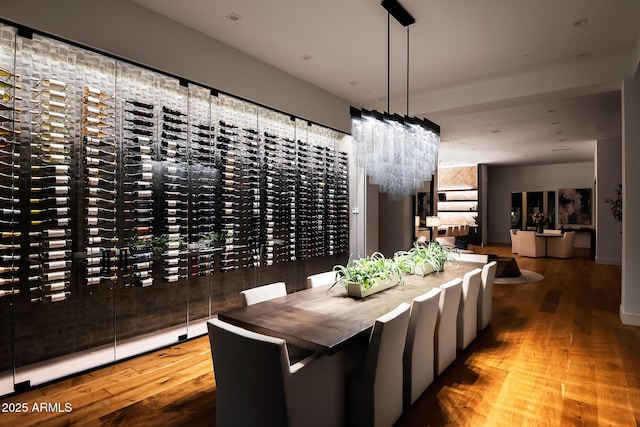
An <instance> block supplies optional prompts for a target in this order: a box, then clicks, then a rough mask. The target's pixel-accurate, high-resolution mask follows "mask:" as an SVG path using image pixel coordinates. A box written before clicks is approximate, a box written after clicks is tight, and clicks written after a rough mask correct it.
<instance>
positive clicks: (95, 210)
mask: <svg viewBox="0 0 640 427" xmlns="http://www.w3.org/2000/svg"><path fill="white" fill-rule="evenodd" d="M100 213H103V214H115V213H116V210H115V209H108V208H99V207H92V206H89V207H87V215H90V216H95V215H98V214H100Z"/></svg>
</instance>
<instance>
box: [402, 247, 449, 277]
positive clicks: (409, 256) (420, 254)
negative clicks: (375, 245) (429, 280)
mask: <svg viewBox="0 0 640 427" xmlns="http://www.w3.org/2000/svg"><path fill="white" fill-rule="evenodd" d="M396 258H397V259H398V262H399V263H400V265H401V267H402V269H403V270H404V271H407V272H410V273H411V274H417V275H421V276H425V275H427V274H429V273H432V272H434V271H435V272H438V273H439V272H441V271H443V270H444V266H445V264H446V263H447V261H448V260H449V249H447V248H445V247H444V246H442V245H439V244H437V243H429V244H428V245H419V244H417V243H414V245H413V247H412V248H411V249H410V250H408V251H406V252H399V253H397V254H396Z"/></svg>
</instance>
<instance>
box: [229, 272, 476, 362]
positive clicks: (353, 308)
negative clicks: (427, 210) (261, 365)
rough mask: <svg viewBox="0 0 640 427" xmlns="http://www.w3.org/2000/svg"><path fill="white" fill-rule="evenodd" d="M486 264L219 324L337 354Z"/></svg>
mask: <svg viewBox="0 0 640 427" xmlns="http://www.w3.org/2000/svg"><path fill="white" fill-rule="evenodd" d="M481 267H482V264H477V263H471V262H459V261H457V262H454V263H453V264H452V265H450V266H447V267H446V268H445V271H444V272H442V273H437V274H433V273H432V274H429V275H427V276H425V277H421V276H410V275H405V276H404V284H402V285H398V286H394V287H393V288H390V289H386V290H384V291H382V292H379V293H377V294H373V295H370V296H368V297H366V298H364V299H355V298H351V297H349V296H347V294H346V290H345V289H344V287H341V286H339V285H336V286H334V287H333V289H331V290H328V288H329V286H321V287H318V288H312V289H305V290H302V291H299V292H295V293H292V294H288V295H287V296H284V297H280V298H275V299H272V300H269V301H265V302H261V303H258V304H254V305H250V306H248V307H244V308H241V309H237V310H233V311H228V312H226V313H220V314H219V315H218V318H219V319H220V320H223V321H225V322H228V323H232V324H234V325H236V326H240V327H243V328H245V329H249V330H252V331H254V332H259V333H262V334H265V335H271V336H276V337H279V338H282V339H284V340H285V341H287V343H288V344H292V345H295V346H298V347H301V348H304V349H307V350H311V351H314V352H328V353H333V352H335V351H337V350H338V349H339V348H341V347H342V346H343V345H344V344H345V343H347V342H348V341H350V340H352V339H354V338H355V337H357V336H360V335H368V334H369V333H370V332H371V328H372V326H373V324H374V322H375V320H376V319H377V318H378V317H380V316H382V315H383V314H386V313H388V312H389V311H391V310H393V309H394V308H396V307H397V306H398V305H399V304H400V303H402V302H408V303H411V301H412V300H413V298H415V297H417V296H419V295H422V294H424V293H426V292H428V291H429V290H431V289H432V288H434V287H438V286H440V285H442V284H444V283H446V282H448V281H450V280H453V279H456V278H462V277H463V276H464V274H465V273H467V272H469V271H471V270H473V269H474V268H481Z"/></svg>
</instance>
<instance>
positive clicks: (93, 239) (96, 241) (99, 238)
mask: <svg viewBox="0 0 640 427" xmlns="http://www.w3.org/2000/svg"><path fill="white" fill-rule="evenodd" d="M117 241H118V238H117V237H108V238H107V237H102V236H95V237H87V244H89V245H100V244H102V243H103V242H104V243H107V242H112V243H116V242H117Z"/></svg>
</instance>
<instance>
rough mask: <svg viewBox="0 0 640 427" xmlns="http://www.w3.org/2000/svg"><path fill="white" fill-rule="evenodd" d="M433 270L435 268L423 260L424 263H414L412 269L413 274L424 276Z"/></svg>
mask: <svg viewBox="0 0 640 427" xmlns="http://www.w3.org/2000/svg"><path fill="white" fill-rule="evenodd" d="M434 271H435V270H434V269H433V267H432V266H431V264H429V263H426V262H425V263H424V264H416V266H415V268H414V270H413V274H415V275H418V276H426V275H427V274H429V273H433V272H434Z"/></svg>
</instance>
